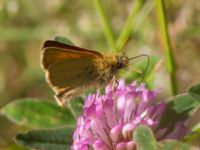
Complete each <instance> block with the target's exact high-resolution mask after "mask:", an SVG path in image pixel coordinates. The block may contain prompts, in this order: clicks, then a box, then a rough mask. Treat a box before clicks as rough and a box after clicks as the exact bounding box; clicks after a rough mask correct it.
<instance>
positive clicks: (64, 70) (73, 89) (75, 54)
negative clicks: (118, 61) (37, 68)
mask: <svg viewBox="0 0 200 150" xmlns="http://www.w3.org/2000/svg"><path fill="white" fill-rule="evenodd" d="M41 56H42V58H41V61H42V67H43V68H44V70H45V72H46V78H47V81H48V82H49V83H50V85H51V86H52V88H53V90H54V91H55V93H56V95H66V97H67V95H69V96H71V95H72V96H73V94H76V93H78V92H79V90H80V89H81V88H83V87H84V86H90V85H91V84H93V82H95V80H96V78H98V76H99V72H98V70H99V69H100V68H99V67H100V66H101V65H100V63H103V61H104V60H103V55H102V54H100V53H98V52H95V51H91V50H86V49H82V48H78V47H75V46H69V45H65V44H61V43H58V42H56V41H47V42H45V44H44V47H43V50H42V55H41Z"/></svg>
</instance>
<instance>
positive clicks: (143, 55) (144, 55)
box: [128, 54, 150, 81]
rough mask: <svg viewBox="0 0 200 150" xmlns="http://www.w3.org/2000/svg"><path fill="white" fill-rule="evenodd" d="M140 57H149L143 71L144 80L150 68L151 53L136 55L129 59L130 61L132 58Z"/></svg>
mask: <svg viewBox="0 0 200 150" xmlns="http://www.w3.org/2000/svg"><path fill="white" fill-rule="evenodd" d="M140 57H146V58H147V65H146V67H145V70H144V71H143V73H142V81H143V80H144V76H145V74H146V72H147V69H148V68H149V63H150V58H149V55H147V54H141V55H138V56H135V57H131V58H129V59H128V60H129V61H130V60H133V59H137V58H140Z"/></svg>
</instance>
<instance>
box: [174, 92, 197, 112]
mask: <svg viewBox="0 0 200 150" xmlns="http://www.w3.org/2000/svg"><path fill="white" fill-rule="evenodd" d="M171 101H173V103H174V109H175V110H176V112H178V113H181V112H184V111H187V110H190V109H192V108H195V107H196V106H198V103H197V102H196V101H195V100H194V99H193V98H192V97H191V96H190V95H188V94H182V95H177V96H175V97H174V98H172V99H171Z"/></svg>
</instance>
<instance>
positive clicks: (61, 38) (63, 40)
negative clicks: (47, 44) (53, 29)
mask: <svg viewBox="0 0 200 150" xmlns="http://www.w3.org/2000/svg"><path fill="white" fill-rule="evenodd" d="M54 40H55V41H57V42H60V43H63V44H69V45H74V43H73V42H72V41H71V40H69V39H68V38H66V37H64V36H55V37H54Z"/></svg>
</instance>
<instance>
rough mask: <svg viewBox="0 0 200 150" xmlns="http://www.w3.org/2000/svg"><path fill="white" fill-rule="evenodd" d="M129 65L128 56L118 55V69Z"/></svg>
mask: <svg viewBox="0 0 200 150" xmlns="http://www.w3.org/2000/svg"><path fill="white" fill-rule="evenodd" d="M128 65H129V59H128V57H126V56H117V69H121V68H125V67H127V66H128Z"/></svg>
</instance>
